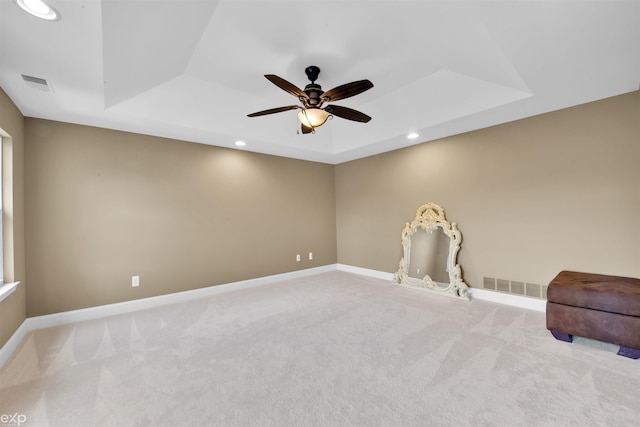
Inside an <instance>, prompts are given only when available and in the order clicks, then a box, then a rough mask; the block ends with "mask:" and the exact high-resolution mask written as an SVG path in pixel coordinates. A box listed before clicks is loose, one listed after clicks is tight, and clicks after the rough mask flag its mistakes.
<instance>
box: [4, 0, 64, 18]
mask: <svg viewBox="0 0 640 427" xmlns="http://www.w3.org/2000/svg"><path fill="white" fill-rule="evenodd" d="M15 1H16V4H17V5H18V6H20V8H21V9H22V10H24V11H25V12H27V13H29V14H31V15H33V16H35V17H36V18H40V19H44V20H46V21H59V20H60V18H61V17H60V13H59V12H58V11H57V10H56V9H55V8H54V7H53V6H50V5H48V4H47V3H45V2H44V1H43V0H15Z"/></svg>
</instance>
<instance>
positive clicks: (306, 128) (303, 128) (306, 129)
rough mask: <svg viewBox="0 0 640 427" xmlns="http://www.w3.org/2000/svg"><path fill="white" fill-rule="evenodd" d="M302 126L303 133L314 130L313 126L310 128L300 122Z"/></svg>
mask: <svg viewBox="0 0 640 427" xmlns="http://www.w3.org/2000/svg"><path fill="white" fill-rule="evenodd" d="M300 126H301V128H302V133H303V134H307V133H311V132H313V128H310V127H309V126H305V125H303V124H300Z"/></svg>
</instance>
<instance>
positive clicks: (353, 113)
mask: <svg viewBox="0 0 640 427" xmlns="http://www.w3.org/2000/svg"><path fill="white" fill-rule="evenodd" d="M324 110H325V111H326V112H327V113H329V114H333V115H334V116H338V117H341V118H343V119H347V120H353V121H354V122H362V123H367V122H368V121H369V120H371V117H369V116H367V115H366V114H364V113H361V112H360V111H357V110H354V109H352V108H347V107H341V106H339V105H329V106H327V107H325V108H324Z"/></svg>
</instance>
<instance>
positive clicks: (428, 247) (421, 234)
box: [393, 202, 470, 300]
mask: <svg viewBox="0 0 640 427" xmlns="http://www.w3.org/2000/svg"><path fill="white" fill-rule="evenodd" d="M461 242H462V234H461V233H460V230H458V227H457V225H456V223H455V222H454V223H449V221H447V219H446V218H445V215H444V209H443V208H442V207H440V206H439V205H437V204H435V203H431V202H429V203H425V204H424V205H422V206H420V207H419V208H418V210H417V211H416V215H415V218H414V219H413V220H412V221H411V222H407V223H406V225H405V227H404V229H403V230H402V248H403V257H402V259H401V260H400V268H399V269H398V271H397V272H396V273H395V275H394V278H393V281H394V282H395V283H397V284H399V285H403V286H408V287H412V288H417V289H421V290H425V291H428V292H434V293H438V294H441V295H446V296H452V297H457V298H462V299H466V300H469V299H470V297H469V287H468V286H467V284H466V283H464V281H463V280H462V269H461V267H460V265H459V264H458V262H457V257H458V251H459V250H460V243H461Z"/></svg>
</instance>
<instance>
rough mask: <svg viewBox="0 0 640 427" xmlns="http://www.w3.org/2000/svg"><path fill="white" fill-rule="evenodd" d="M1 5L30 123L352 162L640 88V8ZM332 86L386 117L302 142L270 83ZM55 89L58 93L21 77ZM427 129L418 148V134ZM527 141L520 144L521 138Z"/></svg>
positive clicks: (196, 2)
mask: <svg viewBox="0 0 640 427" xmlns="http://www.w3.org/2000/svg"><path fill="white" fill-rule="evenodd" d="M49 3H50V4H51V5H52V6H54V7H55V8H56V9H57V10H58V11H59V12H60V13H61V14H62V19H61V20H60V21H58V22H46V21H41V20H38V19H36V18H34V17H32V16H30V15H28V14H26V13H24V12H23V11H22V10H20V9H19V8H18V7H17V6H16V4H15V3H14V0H0V86H1V87H2V88H3V89H4V90H5V92H7V94H8V95H9V96H10V97H11V99H12V100H13V101H14V102H15V103H16V105H17V106H18V108H19V109H20V111H21V112H22V113H23V114H24V115H25V116H28V117H37V118H44V119H51V120H58V121H64V122H70V123H79V124H86V125H92V126H98V127H105V128H111V129H119V130H125V131H131V132H138V133H143V134H149V135H157V136H163V137H169V138H176V139H181V140H186V141H194V142H199V143H203V144H211V145H216V146H222V147H234V142H235V141H236V140H239V139H240V140H244V141H246V143H247V145H246V147H245V148H244V149H245V150H250V151H255V152H261V153H267V154H274V155H280V156H287V157H293V158H299V159H305V160H313V161H320V162H325V163H333V164H336V163H341V162H345V161H349V160H353V159H356V158H360V157H365V156H369V155H372V154H377V153H381V152H385V151H389V150H393V149H397V148H401V147H404V146H408V145H412V144H416V143H421V142H425V141H429V140H433V139H436V138H441V137H444V136H448V135H453V134H458V133H462V132H466V131H470V130H474V129H479V128H483V127H487V126H492V125H495V124H500V123H504V122H508V121H512V120H516V119H520V118H524V117H528V116H532V115H537V114H541V113H545V112H548V111H553V110H557V109H560V108H566V107H570V106H573V105H577V104H582V103H585V102H589V101H594V100H598V99H602V98H606V97H610V96H614V95H619V94H622V93H627V92H631V91H634V90H637V89H638V87H639V83H640V1H639V0H628V1H615V0H599V1H598V0H596V1H578V0H556V1H540V0H537V1H515V0H514V1H512V0H502V1H496V0H494V1H480V0H475V1H473V0H472V1H453V0H444V1H426V0H425V1H402V0H390V1H375V0H368V1H365V0H360V1H358V0H353V1H347V0H343V1H321V2H320V1H311V0H308V1H306V0H288V1H287V0H284V1H272V0H262V1H261V0H253V1H242V0H219V1H213V0H206V1H202V0H165V1H155V0H102V1H99V0H86V1H82V0H49ZM309 65H317V66H319V67H320V69H321V73H320V77H319V78H318V80H317V83H319V84H321V85H322V87H323V89H324V90H325V91H326V90H328V89H331V88H333V87H335V86H338V85H341V84H344V83H348V82H351V81H355V80H361V79H369V80H371V81H372V82H373V83H374V85H375V86H374V87H373V88H372V89H370V90H369V91H367V92H364V93H362V94H360V95H357V96H354V97H352V98H348V99H345V100H342V101H338V102H336V105H343V106H346V107H350V108H354V109H356V110H359V111H362V112H364V113H366V114H368V115H370V116H371V117H373V119H372V120H371V121H370V122H369V123H366V124H364V123H357V122H351V121H347V120H344V119H341V118H338V117H336V118H334V119H333V120H331V121H329V122H327V123H326V124H325V125H323V126H322V127H320V128H318V129H317V132H316V133H315V134H308V135H302V134H300V135H299V134H297V130H298V128H299V123H298V121H297V117H296V116H297V111H296V110H292V111H287V112H282V113H278V114H273V115H268V116H261V117H254V118H248V117H247V114H248V113H252V112H255V111H259V110H264V109H268V108H274V107H279V106H286V105H292V104H296V103H297V102H298V101H297V99H296V98H294V97H293V96H291V95H290V94H288V93H286V92H285V91H283V90H281V89H280V88H278V87H277V86H275V85H273V84H272V83H270V82H269V81H268V80H267V79H265V78H264V77H263V75H264V74H276V75H278V76H280V77H282V78H284V79H286V80H288V81H289V82H291V83H293V84H295V85H296V86H298V87H300V88H303V87H304V85H305V84H307V83H309V81H308V80H307V77H306V75H305V74H304V69H305V67H307V66H309ZM23 74H24V75H29V76H34V77H38V78H42V79H45V80H47V82H48V84H49V86H50V91H48V92H45V91H41V90H37V89H34V88H32V87H31V86H30V85H28V84H26V83H25V82H24V81H23V79H22V77H21V75H23ZM411 131H415V132H418V133H419V134H420V137H419V138H418V139H416V140H409V139H407V137H406V135H407V134H408V133H409V132H411ZM515 142H517V141H515Z"/></svg>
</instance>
